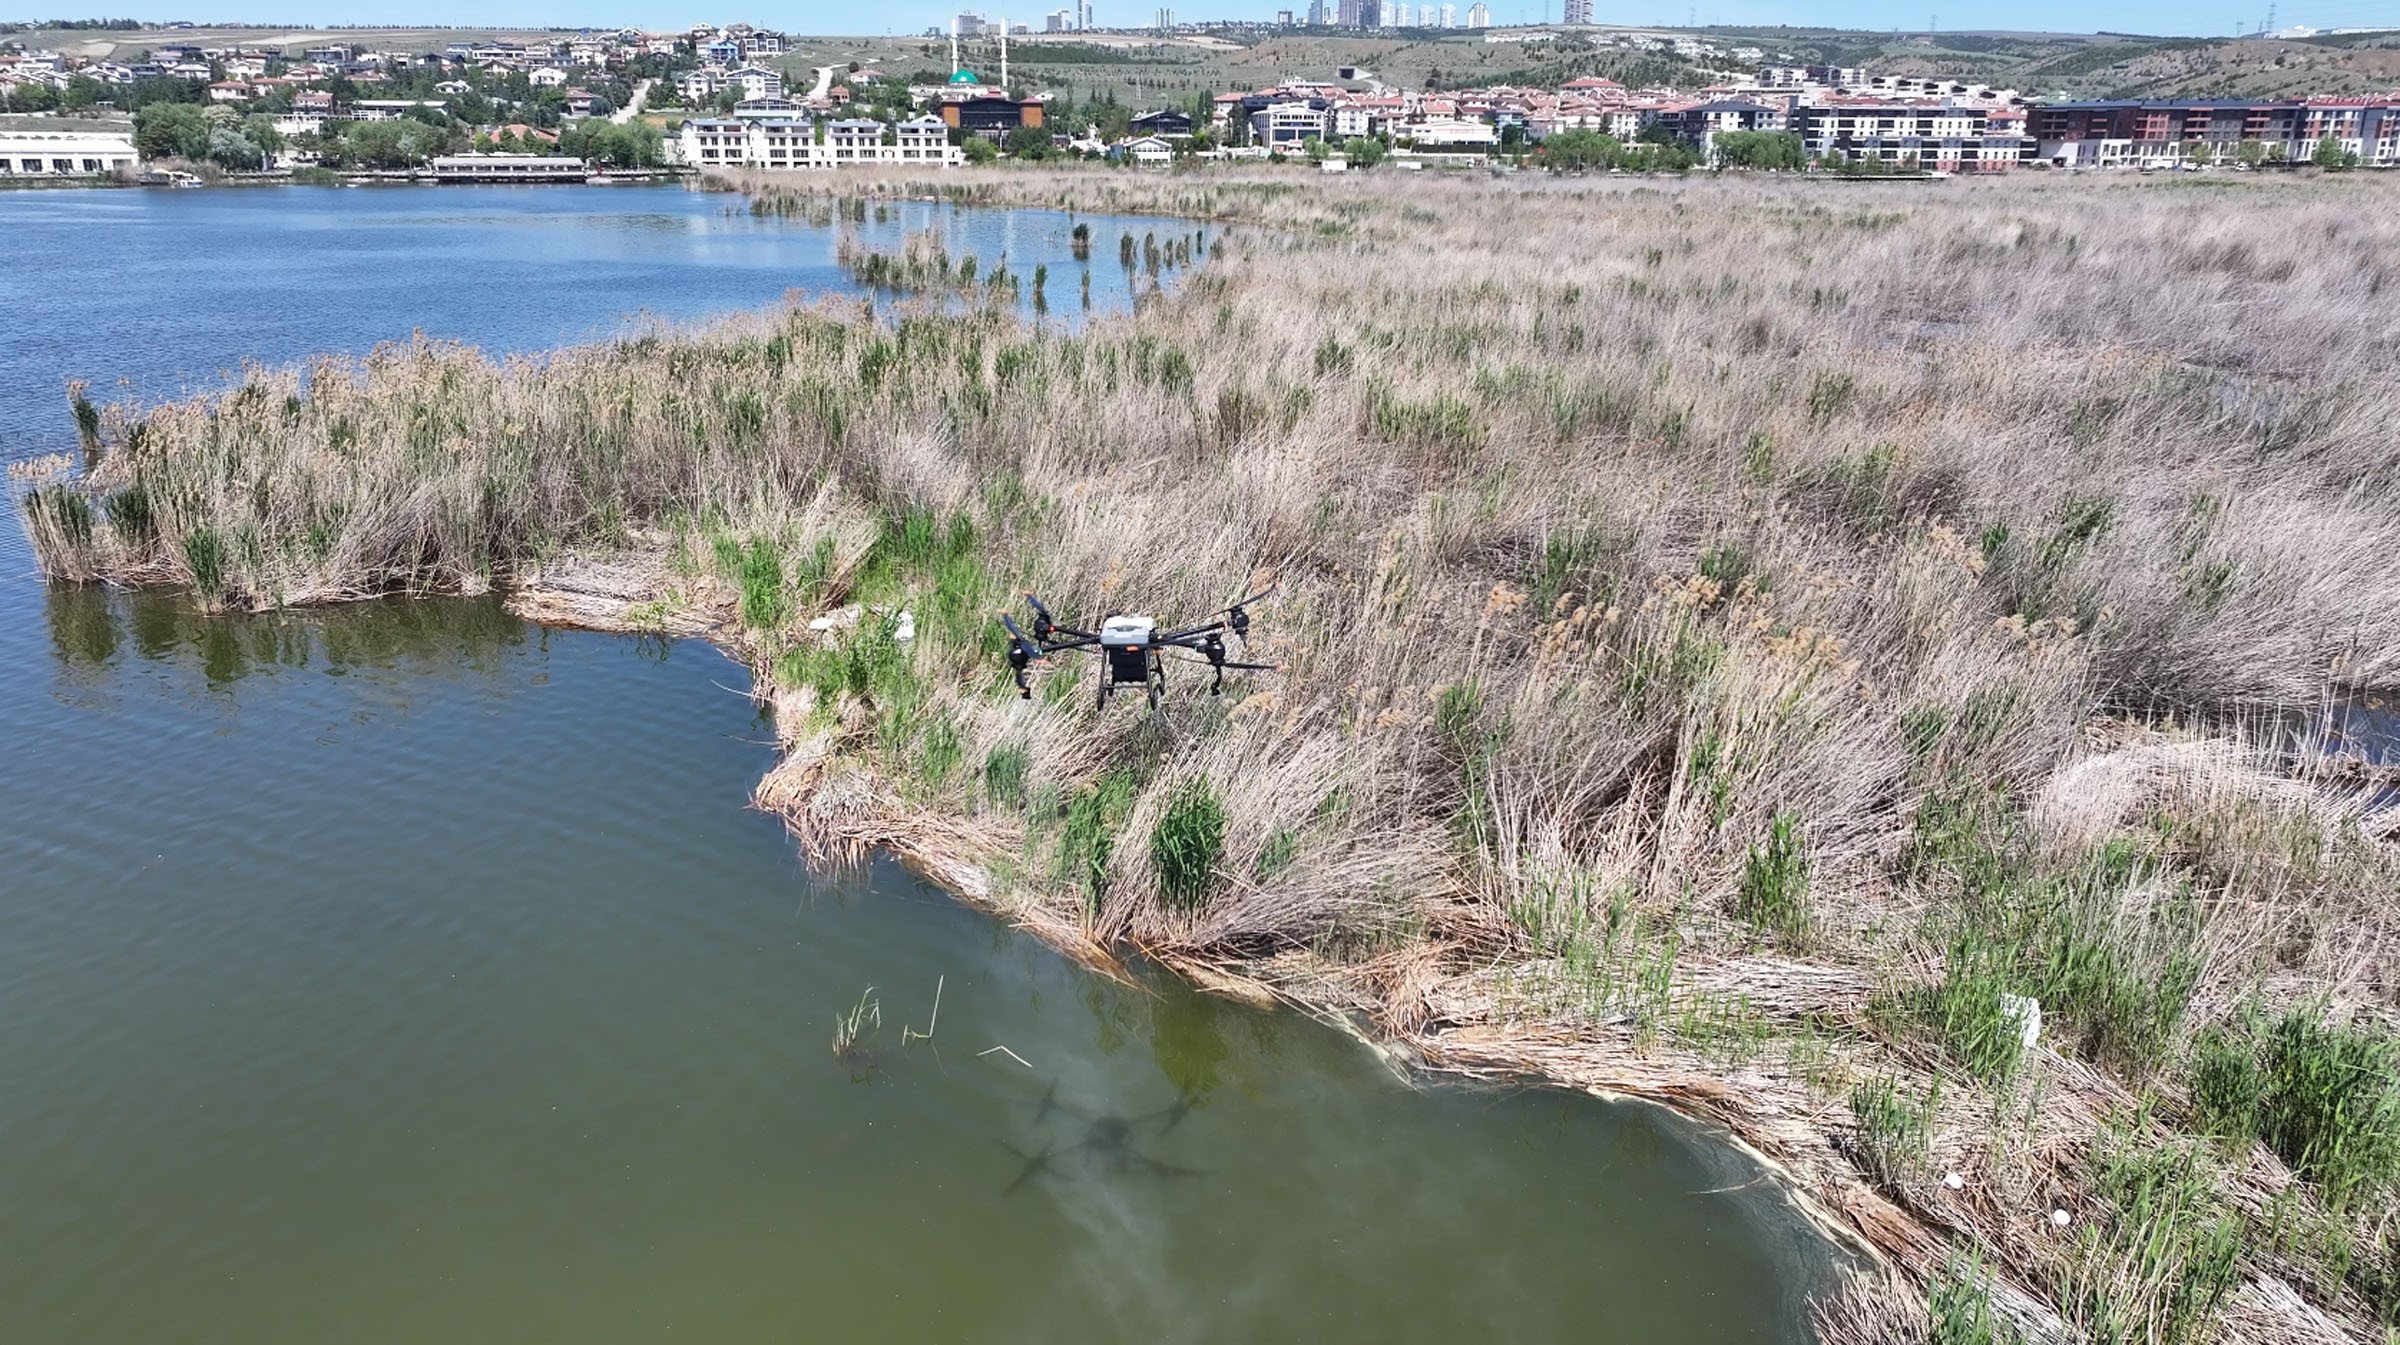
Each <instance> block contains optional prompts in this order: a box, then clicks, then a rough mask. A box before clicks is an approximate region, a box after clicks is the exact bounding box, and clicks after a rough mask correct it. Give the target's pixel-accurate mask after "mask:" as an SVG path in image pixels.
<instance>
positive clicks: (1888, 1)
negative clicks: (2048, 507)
mask: <svg viewBox="0 0 2400 1345" xmlns="http://www.w3.org/2000/svg"><path fill="white" fill-rule="evenodd" d="M1059 4H1060V0H1027V3H1026V4H1025V5H1024V6H1023V12H1022V13H1018V12H1017V11H1016V10H1015V9H1013V8H1008V7H1005V6H998V5H984V6H980V8H981V9H982V11H983V12H984V13H986V14H988V15H990V16H992V17H993V18H995V19H997V18H999V17H1001V16H1002V14H1003V13H1004V12H1005V14H1006V17H1007V18H1008V19H1009V20H1010V21H1011V22H1012V23H1021V24H1026V25H1028V26H1029V27H1031V28H1032V29H1033V30H1034V31H1037V32H1038V31H1040V30H1041V29H1042V27H1043V20H1044V17H1045V16H1046V15H1047V14H1048V13H1049V12H1050V11H1051V10H1053V9H1055V8H1057V7H1058V6H1059ZM1567 4H1568V0H1530V2H1529V0H1490V6H1491V21H1492V23H1493V24H1494V25H1502V26H1505V25H1515V24H1528V23H1536V24H1538V23H1559V22H1563V21H1564V15H1565V11H1566V9H1567ZM971 7H976V6H962V5H958V4H955V3H953V4H921V3H909V4H901V5H893V6H888V7H882V8H878V9H876V10H874V11H872V13H873V19H872V21H870V22H861V20H862V19H863V18H865V17H866V12H865V11H862V10H861V9H860V8H859V7H858V6H856V5H852V4H829V3H823V2H822V0H808V2H806V3H799V4H787V5H778V6H765V7H755V8H752V9H750V10H747V11H745V10H743V9H740V8H724V7H720V6H716V5H713V4H710V3H708V0H663V3H662V2H651V3H645V2H644V0H590V2H589V3H580V2H579V0H331V2H330V3H327V4H324V5H322V6H312V7H311V8H310V9H309V10H308V11H307V13H306V18H305V22H296V23H289V24H288V26H290V27H292V28H295V29H298V28H305V27H317V26H327V25H340V26H355V27H415V26H428V25H440V26H446V27H460V28H494V27H498V28H506V27H527V28H549V27H558V26H562V25H563V26H574V27H579V26H590V27H607V28H616V27H635V28H649V29H661V28H683V27H689V26H690V25H692V24H695V23H701V22H713V23H731V22H747V23H752V24H756V25H758V26H760V27H765V28H775V29H780V30H782V31H785V32H791V33H808V34H841V33H853V34H859V35H862V36H881V35H884V34H893V35H901V36H905V35H907V34H911V33H921V32H924V31H925V30H926V29H928V28H942V29H947V27H948V25H949V22H950V18H951V16H952V15H954V14H956V13H958V12H959V11H960V10H961V9H963V8H971ZM50 8H52V9H57V10H61V11H64V10H68V9H71V8H72V6H61V5H52V6H50ZM1326 8H1327V10H1328V12H1330V11H1331V10H1332V9H1333V8H1334V4H1333V0H1327V5H1326ZM1411 8H1412V10H1414V9H1415V8H1417V6H1416V5H1414V4H1412V5H1411ZM1158 9H1159V6H1158V5H1157V4H1156V0H1148V2H1147V3H1136V0H1120V2H1117V3H1112V2H1111V0H1094V4H1093V22H1094V24H1095V25H1096V26H1098V27H1102V28H1112V27H1113V28H1146V27H1150V26H1152V25H1154V24H1155V23H1156V21H1157V17H1158ZM1285 9H1293V10H1294V11H1295V13H1296V14H1300V15H1305V13H1306V7H1305V5H1302V6H1293V5H1291V4H1290V3H1289V0H1229V2H1228V3H1227V4H1225V5H1224V6H1223V7H1208V8H1203V7H1201V6H1199V5H1195V4H1190V3H1186V4H1183V5H1181V6H1178V7H1177V9H1176V12H1175V17H1176V19H1177V20H1179V21H1181V22H1185V23H1197V22H1209V21H1213V20H1247V21H1254V22H1260V23H1271V22H1273V21H1274V20H1275V18H1276V15H1277V14H1278V12H1280V11H1282V10H1285ZM2257 9H2258V12H2257V13H2255V14H2244V13H2241V12H2240V11H2239V9H2238V8H2237V7H2236V6H2233V5H2217V6H2193V5H2188V4H2177V3H2170V2H2169V0H2122V2H2121V3H2118V4H2114V5H2108V6H2104V7H2094V6H2091V5H2088V4H2077V3H2071V2H2070V0H2029V3H2026V4H2023V5H2020V6H2016V7H2013V8H2012V9H2011V10H2009V12H2008V14H2007V20H2008V24H2007V27H2006V28H2005V29H1998V28H1996V26H1995V24H1994V23H1993V22H1992V20H1993V18H1994V15H1993V12H1992V11H1991V10H1990V9H1988V8H1986V7H1983V6H1960V7H1959V9H1958V12H1957V13H1956V14H1955V15H1954V16H1944V15H1943V14H1942V13H1941V10H1940V8H1939V5H1938V0H1919V2H1918V3H1914V4H1903V3H1900V0H1819V2H1818V3H1812V4H1809V5H1807V6H1792V5H1786V4H1776V3H1773V0H1726V2H1724V3H1713V4H1712V3H1702V4H1698V5H1693V4H1690V3H1688V2H1687V3H1685V4H1682V5H1680V6H1678V5H1675V4H1673V3H1672V2H1671V0H1669V3H1665V4H1661V3H1659V0H1645V3H1641V4H1639V5H1636V6H1624V7H1620V6H1618V5H1615V4H1611V3H1609V0H1593V3H1592V4H1591V14H1592V18H1593V21H1595V22H1597V23H1602V24H1635V25H1656V26H1662V27H1663V26H1674V27H1684V26H1688V25H1689V24H1691V23H1692V22H1694V21H1695V20H1696V21H1697V22H1698V23H1699V24H1702V25H1707V24H1732V25H1741V26H1745V27H1759V26H1773V25H1777V24H1790V25H1793V26H1795V27H1806V28H1849V29H1865V30H1870V31H1892V30H1895V29H1896V30H1898V31H1902V32H1912V33H1914V32H1923V31H1926V30H1927V29H1929V28H1933V29H1940V30H1963V31H1995V30H1998V31H2017V32H2060V33H2090V32H2096V31H2107V32H2121V33H2141V34H2150V35H2157V36H2162V37H2193V36H2202V37H2206V36H2232V35H2236V34H2243V33H2249V32H2251V31H2254V30H2255V29H2256V28H2257V27H2258V26H2259V24H2260V23H2261V21H2263V20H2264V19H2265V18H2266V17H2267V14H2268V12H2269V11H2268V7H2267V6H2266V5H2265V4H2264V3H2260V4H2259V5H2258V6H2257ZM1465 13H1466V11H1465V7H1464V6H1463V5H1462V6H1461V7H1460V8H1459V10H1458V15H1459V21H1460V23H1461V24H1462V25H1463V23H1464V21H1465ZM2273 13H2274V16H2275V25H2276V27H2277V28H2278V29H2289V28H2291V27H2293V26H2295V25H2307V26H2310V27H2314V28H2318V29H2328V28H2341V27H2362V26H2375V25H2392V26H2400V3H2394V2H2392V0H2330V2H2329V3H2328V4H2327V5H2325V6H2324V7H2322V8H2321V9H2320V8H2312V7H2310V6H2308V5H2305V4H2301V5H2294V4H2290V3H2288V0H2281V2H2279V3H2278V4H2277V5H2276V6H2275V8H2274V10H2273ZM294 17H295V16H293V15H290V14H284V15H272V14H270V15H266V16H263V17H260V18H256V19H244V20H242V21H244V22H255V23H261V24H268V25H276V26H283V25H286V23H287V21H288V20H291V19H293V18H294Z"/></svg>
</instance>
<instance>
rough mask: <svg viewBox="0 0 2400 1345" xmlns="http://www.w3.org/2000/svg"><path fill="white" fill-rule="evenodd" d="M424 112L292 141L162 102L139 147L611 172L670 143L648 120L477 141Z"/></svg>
mask: <svg viewBox="0 0 2400 1345" xmlns="http://www.w3.org/2000/svg"><path fill="white" fill-rule="evenodd" d="M418 112H419V113H421V114H423V115H411V116H405V117H400V118H397V119H394V120H391V121H343V122H329V123H327V124H326V128H325V130H324V132H323V133H322V134H316V135H303V136H295V137H291V138H289V140H288V141H287V139H286V137H284V136H283V135H282V134H280V133H279V132H277V131H276V129H275V121H274V118H272V117H269V116H266V115H264V114H262V113H251V114H249V115H247V116H244V115H242V114H240V113H237V112H235V111H234V110H233V109H231V108H228V107H222V106H212V107H206V108H201V107H193V106H191V105H189V104H185V103H157V104H153V105H151V106H149V107H145V108H143V109H142V110H140V111H139V112H136V113H134V116H133V143H134V148H135V149H136V150H137V151H138V152H139V153H140V154H141V156H142V157H143V158H144V159H153V160H156V159H182V160H185V161H187V162H191V163H213V164H215V165H217V166H218V167H220V168H225V169H229V170H232V171H235V172H242V171H247V170H250V169H256V168H261V167H264V166H265V164H266V162H267V160H268V158H269V157H270V156H272V155H275V154H277V153H280V152H282V151H284V150H286V149H289V150H291V151H292V152H293V153H295V154H297V155H305V156H309V157H313V158H314V159H315V160H316V161H317V162H318V163H320V164H322V165H324V166H325V167H327V168H350V169H384V170H388V169H404V168H416V167H420V166H422V165H423V164H424V163H425V162H426V161H427V160H429V159H431V158H432V157H433V156H435V155H437V154H463V153H466V152H467V151H468V150H470V149H473V150H477V151H480V152H486V153H488V152H491V151H494V150H500V151H504V152H518V153H531V154H561V155H567V156H570V157H574V158H580V159H583V160H585V161H587V162H590V163H595V164H603V165H606V166H608V167H611V168H656V167H658V166H659V165H661V164H663V163H665V162H666V149H665V142H664V140H663V138H662V137H661V136H660V134H659V130H658V128H657V127H655V126H652V125H650V124H648V123H646V122H640V121H634V122H628V123H626V124H625V125H623V126H619V125H616V124H614V123H612V122H609V121H607V120H606V119H604V118H598V117H594V118H588V119H586V120H583V121H578V122H574V123H571V124H569V125H568V126H567V128H566V129H565V130H563V131H561V132H560V133H559V137H558V141H557V143H556V144H555V145H553V144H552V143H551V142H549V141H547V140H543V139H540V138H539V137H528V138H520V137H519V136H518V135H516V134H515V133H514V132H504V133H503V135H502V136H501V137H500V138H499V139H494V138H493V137H491V136H489V135H476V136H473V137H472V138H470V136H469V133H468V131H467V130H466V128H465V127H463V126H460V125H458V124H457V123H456V122H455V121H454V120H452V119H450V118H448V117H445V116H444V115H443V114H442V113H440V112H439V111H438V110H437V109H431V108H425V109H418Z"/></svg>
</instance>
